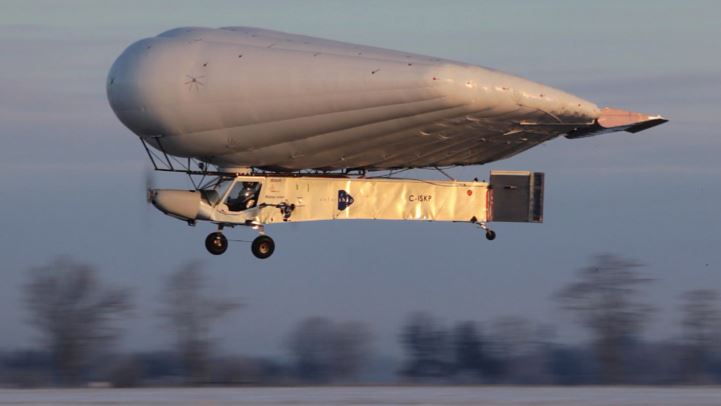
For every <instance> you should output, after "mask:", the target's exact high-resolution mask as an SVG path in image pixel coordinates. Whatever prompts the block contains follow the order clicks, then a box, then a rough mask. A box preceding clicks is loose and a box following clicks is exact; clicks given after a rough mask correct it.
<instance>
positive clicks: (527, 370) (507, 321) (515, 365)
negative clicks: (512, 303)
mask: <svg viewBox="0 0 721 406" xmlns="http://www.w3.org/2000/svg"><path fill="white" fill-rule="evenodd" d="M489 336H490V338H491V349H492V350H493V351H492V353H493V355H494V356H495V357H496V358H497V359H499V360H500V361H501V362H502V364H503V365H504V367H505V371H504V372H505V374H504V377H505V379H506V381H508V382H514V383H524V384H529V383H548V382H547V380H548V376H549V374H550V372H549V371H548V363H549V362H548V360H547V352H548V347H549V346H550V341H551V338H552V336H553V327H551V326H548V325H544V324H539V323H535V322H533V321H531V320H528V319H526V318H524V317H520V316H500V317H497V318H496V319H494V320H493V321H492V323H491V325H490V328H489Z"/></svg>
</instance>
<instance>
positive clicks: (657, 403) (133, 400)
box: [0, 387, 721, 406]
mask: <svg viewBox="0 0 721 406" xmlns="http://www.w3.org/2000/svg"><path fill="white" fill-rule="evenodd" d="M0 404H13V405H154V406H155V405H203V406H212V405H264V406H266V405H294V406H295V405H318V406H324V405H354V406H362V405H499V406H507V405H508V406H510V405H513V406H517V405H524V406H525V405H529V406H530V405H533V406H546V405H547V406H720V405H721V388H716V387H714V388H656V387H630V388H629V387H580V388H578V387H576V388H566V387H422V388H419V387H334V388H307V387H303V388H188V389H177V388H172V389H170V388H153V389H35V390H21V389H2V390H0Z"/></svg>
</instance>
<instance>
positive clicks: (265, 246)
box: [250, 235, 275, 259]
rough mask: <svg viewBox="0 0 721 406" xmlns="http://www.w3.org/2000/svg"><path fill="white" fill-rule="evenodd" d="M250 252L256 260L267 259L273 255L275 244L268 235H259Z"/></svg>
mask: <svg viewBox="0 0 721 406" xmlns="http://www.w3.org/2000/svg"><path fill="white" fill-rule="evenodd" d="M250 250H251V251H252V252H253V255H255V257H256V258H260V259H266V258H268V257H269V256H271V255H273V251H275V242H274V241H273V239H272V238H270V237H268V236H267V235H259V236H258V237H256V238H255V240H253V244H251V246H250Z"/></svg>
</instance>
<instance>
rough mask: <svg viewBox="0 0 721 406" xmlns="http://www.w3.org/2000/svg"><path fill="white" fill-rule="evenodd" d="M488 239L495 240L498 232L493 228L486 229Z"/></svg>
mask: <svg viewBox="0 0 721 406" xmlns="http://www.w3.org/2000/svg"><path fill="white" fill-rule="evenodd" d="M486 239H487V240H488V241H493V240H495V239H496V232H495V231H493V230H486Z"/></svg>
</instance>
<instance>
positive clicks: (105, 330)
mask: <svg viewBox="0 0 721 406" xmlns="http://www.w3.org/2000/svg"><path fill="white" fill-rule="evenodd" d="M24 293H25V303H26V305H27V309H28V312H29V314H30V318H29V322H30V323H31V324H32V325H33V326H35V327H36V328H37V329H38V330H39V331H40V333H41V334H42V335H43V339H44V342H45V344H46V345H47V347H48V349H49V350H50V352H51V354H52V358H53V366H54V371H55V373H56V378H57V379H58V380H59V381H60V382H61V383H63V384H74V383H77V382H78V380H79V379H80V378H81V375H82V371H83V369H84V368H85V367H86V366H87V362H88V360H89V359H90V356H91V355H92V354H93V353H94V352H95V351H96V350H97V349H98V348H99V346H100V345H101V344H102V345H103V347H105V346H107V345H108V342H109V341H111V340H112V339H114V338H116V337H117V336H118V334H119V330H118V329H117V327H116V326H115V322H116V321H117V320H118V319H119V318H120V317H121V316H122V315H124V314H125V313H126V312H128V311H129V310H130V307H131V305H130V294H129V291H128V290H127V289H119V288H111V287H106V286H103V284H102V283H101V282H100V281H99V279H98V276H97V271H96V270H95V269H94V268H93V267H92V266H90V265H87V264H83V263H80V262H75V261H73V260H72V259H68V258H59V259H56V260H54V261H52V262H50V263H49V264H47V265H44V266H40V267H37V268H33V269H31V270H30V281H29V282H28V283H27V285H25V291H24Z"/></svg>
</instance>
